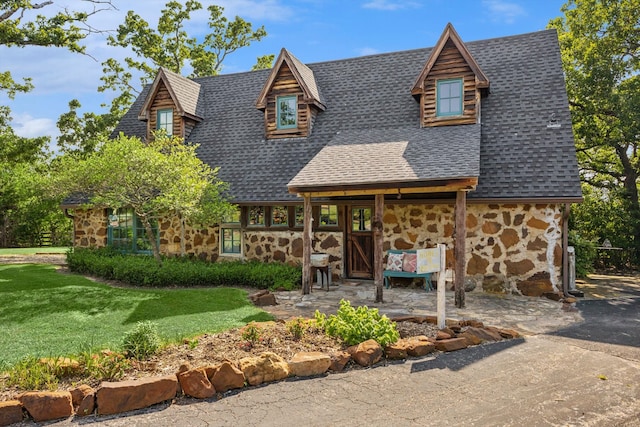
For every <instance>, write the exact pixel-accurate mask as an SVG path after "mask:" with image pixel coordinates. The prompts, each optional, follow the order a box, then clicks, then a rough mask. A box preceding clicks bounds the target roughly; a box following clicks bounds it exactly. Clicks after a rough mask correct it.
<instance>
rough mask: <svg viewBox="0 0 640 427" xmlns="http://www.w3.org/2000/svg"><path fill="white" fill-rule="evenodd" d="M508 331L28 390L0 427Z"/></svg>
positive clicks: (466, 332)
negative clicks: (69, 387)
mask: <svg viewBox="0 0 640 427" xmlns="http://www.w3.org/2000/svg"><path fill="white" fill-rule="evenodd" d="M390 320H392V321H394V322H416V323H424V322H428V323H433V324H437V319H436V316H398V317H394V318H391V319H390ZM518 337H520V334H519V333H518V332H517V331H514V330H511V329H500V328H495V327H491V326H484V324H483V323H482V322H480V321H477V320H463V321H456V320H447V321H446V327H445V328H443V329H441V330H440V331H439V332H438V335H437V337H436V338H435V339H434V338H430V337H426V336H424V335H422V336H415V337H409V338H402V339H400V340H398V341H397V342H395V343H394V344H391V345H389V346H387V347H386V348H382V347H381V346H380V344H378V343H377V342H376V341H375V340H368V341H365V342H362V343H360V344H357V345H354V346H351V347H349V348H347V350H346V351H339V352H336V353H334V354H325V353H321V352H301V353H297V354H295V355H294V356H293V358H292V359H291V360H290V361H288V362H287V361H285V360H284V359H283V358H282V357H280V356H278V355H277V354H275V353H272V352H265V353H262V354H261V355H259V356H257V357H245V358H242V359H240V360H238V361H235V362H234V361H224V362H222V363H220V364H217V365H211V366H202V367H195V368H194V367H191V366H190V365H188V364H184V365H182V366H181V367H180V369H179V370H178V372H177V373H176V374H175V375H167V376H162V377H150V378H143V379H139V380H127V381H118V382H108V381H105V382H103V383H102V384H100V386H99V387H98V388H97V389H93V388H92V387H90V386H88V385H81V386H79V387H76V388H74V389H72V390H70V391H55V392H51V391H30V392H25V393H23V394H21V395H19V396H17V398H16V399H15V400H10V401H4V402H0V426H8V425H10V424H14V423H19V422H22V421H24V420H25V419H29V418H30V419H32V420H33V421H34V422H44V421H51V420H57V419H61V418H69V417H71V416H74V417H84V416H88V415H92V414H96V415H113V414H121V413H125V412H129V411H133V410H136V409H142V408H146V407H149V406H152V405H155V404H158V403H161V402H166V401H171V400H172V399H174V398H176V397H178V396H180V395H184V396H190V397H193V398H196V399H208V398H211V397H213V396H215V394H216V393H224V392H226V391H229V390H233V389H241V388H244V387H246V386H256V385H259V384H263V383H268V382H273V381H280V380H283V379H285V378H288V377H293V376H295V377H313V376H317V375H322V374H325V373H327V372H329V371H333V372H340V371H342V370H344V368H345V367H346V365H347V363H349V361H351V360H353V361H354V362H355V363H357V364H358V365H360V366H364V367H369V366H373V365H375V364H376V363H379V362H381V361H382V360H383V359H385V358H386V359H387V360H403V359H407V358H410V357H422V356H425V355H426V354H429V353H431V352H434V351H436V350H438V351H441V352H448V351H456V350H461V349H463V348H467V347H469V346H473V345H478V344H482V343H484V342H491V341H500V340H503V339H511V338H518Z"/></svg>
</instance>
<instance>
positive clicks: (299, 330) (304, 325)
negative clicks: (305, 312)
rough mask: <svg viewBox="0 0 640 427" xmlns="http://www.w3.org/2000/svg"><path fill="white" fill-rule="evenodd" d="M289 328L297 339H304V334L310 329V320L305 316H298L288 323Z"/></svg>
mask: <svg viewBox="0 0 640 427" xmlns="http://www.w3.org/2000/svg"><path fill="white" fill-rule="evenodd" d="M286 327H287V330H288V331H289V332H290V333H291V335H293V338H294V339H296V340H299V339H302V337H303V336H304V334H306V333H307V331H308V330H309V320H307V319H305V318H303V317H296V318H295V319H291V320H289V321H288V322H287V323H286Z"/></svg>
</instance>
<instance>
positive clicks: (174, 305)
mask: <svg viewBox="0 0 640 427" xmlns="http://www.w3.org/2000/svg"><path fill="white" fill-rule="evenodd" d="M269 319H271V316H270V315H269V314H268V313H266V312H264V311H262V310H260V309H258V308H256V307H254V306H253V305H252V304H251V303H249V302H248V300H247V298H246V292H245V291H242V290H239V289H230V288H207V289H161V290H148V289H130V288H128V289H123V288H113V287H110V286H106V285H103V284H100V283H95V282H92V281H90V280H88V279H86V278H84V277H82V276H78V275H73V274H61V273H58V272H57V271H56V268H55V267H54V266H50V265H40V264H37V265H36V264H17V265H0V325H2V332H1V333H0V371H2V370H4V369H6V368H8V367H9V366H11V365H14V364H15V363H16V362H17V361H19V360H20V359H22V358H25V357H27V356H37V357H51V356H62V355H72V354H78V353H80V352H81V351H85V350H88V349H93V350H95V349H102V348H111V349H118V348H119V346H120V343H121V341H122V338H123V336H124V334H125V333H126V332H127V331H128V330H130V329H132V328H133V327H134V326H135V324H136V322H138V321H142V320H151V321H153V322H156V323H157V324H158V330H159V332H160V335H161V336H162V338H163V339H164V340H166V341H178V340H181V339H183V338H187V337H193V336H196V335H199V334H202V333H204V332H212V333H215V332H219V331H223V330H226V329H230V328H234V327H239V326H242V325H244V324H246V323H248V322H250V321H252V320H255V321H262V320H269Z"/></svg>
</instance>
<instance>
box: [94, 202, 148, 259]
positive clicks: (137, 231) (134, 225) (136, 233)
mask: <svg viewBox="0 0 640 427" xmlns="http://www.w3.org/2000/svg"><path fill="white" fill-rule="evenodd" d="M119 210H122V211H123V213H127V212H129V213H130V215H131V226H130V228H131V230H132V231H131V239H130V242H129V245H127V246H126V247H125V246H114V245H113V239H114V237H113V232H114V230H115V229H122V228H124V229H127V228H129V227H120V226H117V227H114V226H112V225H111V223H112V219H111V216H112V215H115V216H119V215H122V214H118V213H116V214H114V213H113V209H107V211H106V214H107V246H108V247H112V248H114V249H116V250H118V251H120V252H122V253H130V254H146V255H151V254H152V253H153V250H152V249H138V245H137V241H138V239H140V238H142V239H144V240H145V241H147V234H146V230H145V229H144V226H143V225H142V224H140V226H138V223H139V221H140V220H139V218H138V216H137V215H136V213H135V211H134V210H133V209H131V208H125V209H122V208H121V209H119ZM154 222H155V224H152V228H153V230H154V231H155V235H156V243H158V244H159V243H160V230H159V227H158V223H157V221H154ZM116 239H117V240H118V241H126V240H128V239H123V238H120V237H118V238H116ZM149 244H151V242H149Z"/></svg>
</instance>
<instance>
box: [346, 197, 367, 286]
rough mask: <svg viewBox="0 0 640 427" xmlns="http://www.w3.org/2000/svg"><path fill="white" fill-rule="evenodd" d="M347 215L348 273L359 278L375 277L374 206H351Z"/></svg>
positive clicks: (347, 210)
mask: <svg viewBox="0 0 640 427" xmlns="http://www.w3.org/2000/svg"><path fill="white" fill-rule="evenodd" d="M345 214H346V217H347V221H346V229H347V234H346V236H347V274H348V276H349V277H353V278H358V279H372V278H373V230H372V229H371V222H372V219H373V208H372V207H369V206H349V207H347V209H345Z"/></svg>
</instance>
